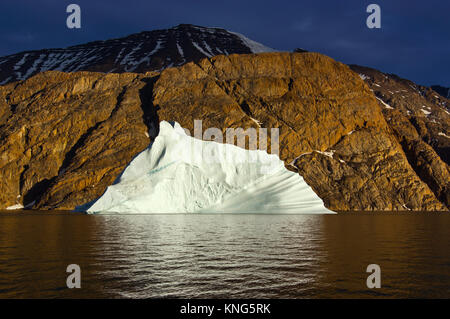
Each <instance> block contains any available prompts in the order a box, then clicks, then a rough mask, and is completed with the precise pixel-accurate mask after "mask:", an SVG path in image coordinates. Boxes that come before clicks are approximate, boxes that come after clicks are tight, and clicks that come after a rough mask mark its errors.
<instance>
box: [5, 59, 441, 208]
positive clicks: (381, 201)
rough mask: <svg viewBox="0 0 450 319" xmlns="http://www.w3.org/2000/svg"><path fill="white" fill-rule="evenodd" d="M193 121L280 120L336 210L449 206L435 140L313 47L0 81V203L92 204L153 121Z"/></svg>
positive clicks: (244, 123)
mask: <svg viewBox="0 0 450 319" xmlns="http://www.w3.org/2000/svg"><path fill="white" fill-rule="evenodd" d="M388 110H391V109H388ZM394 111H397V110H394ZM436 112H438V111H436ZM439 112H440V111H439ZM394 116H396V117H395V118H396V120H392V118H394ZM389 118H391V120H389ZM195 119H201V120H202V121H203V130H205V129H207V128H209V127H217V128H220V129H221V130H222V131H223V132H224V133H225V129H226V128H233V127H234V128H237V127H242V128H252V127H253V128H259V127H265V128H269V129H270V128H273V127H278V128H279V129H280V138H279V140H280V158H281V159H282V160H284V161H285V163H286V166H287V167H289V168H290V169H291V170H293V171H297V172H299V173H300V174H301V175H302V176H303V177H304V179H305V181H306V182H307V183H308V184H309V185H310V186H311V187H312V188H313V190H314V191H315V192H316V193H317V194H318V195H319V196H320V197H321V198H322V199H323V200H324V202H325V204H326V206H327V207H328V208H330V209H332V210H410V209H411V210H448V208H447V205H448V197H449V195H448V193H449V189H448V181H449V179H448V174H449V169H448V166H447V163H446V162H445V161H444V160H442V159H441V157H440V156H439V153H438V152H436V149H435V148H433V145H430V144H428V143H426V142H424V141H423V138H422V137H421V135H420V133H418V130H417V128H416V127H415V126H414V124H413V123H412V122H411V121H410V120H409V119H408V118H406V117H405V116H404V115H403V114H402V113H400V112H394V113H393V115H392V116H391V115H389V114H386V110H385V107H384V106H383V104H381V103H380V102H379V101H378V100H377V98H376V96H375V95H374V93H373V92H372V90H371V88H370V87H369V85H368V84H366V83H365V82H364V81H363V80H362V79H361V77H360V76H358V74H357V73H355V72H353V71H352V70H351V69H350V68H349V67H348V66H346V65H344V64H342V63H338V62H336V61H334V60H332V59H331V58H328V57H326V56H323V55H321V54H317V53H262V54H242V55H234V54H233V55H229V56H223V55H221V56H216V57H213V58H208V59H203V60H200V61H198V62H191V63H187V64H185V65H183V66H181V67H177V68H168V69H166V70H164V71H162V72H161V73H146V74H132V73H123V74H100V73H91V72H75V73H61V72H55V71H52V72H45V73H40V74H37V75H35V76H33V77H31V78H29V79H27V80H25V81H20V82H14V83H10V84H8V85H5V86H1V87H0V136H1V139H0V150H1V154H2V155H1V158H0V175H1V176H2V177H3V178H2V180H1V181H0V208H5V207H8V206H11V205H15V204H23V205H24V206H28V207H33V208H41V209H51V208H59V209H72V208H74V207H75V206H76V205H80V204H82V203H85V202H88V201H91V200H93V199H95V198H97V197H99V196H100V195H101V194H102V193H103V192H104V190H105V189H106V187H107V186H108V185H110V184H111V183H112V182H113V181H114V180H115V179H116V178H117V176H118V175H119V174H120V172H121V171H122V170H123V168H124V167H125V165H126V164H127V163H128V162H130V160H131V159H132V158H133V157H134V156H136V155H137V154H138V153H139V152H140V151H141V150H143V149H144V148H145V147H147V146H148V143H149V142H150V141H151V138H152V137H153V136H155V135H156V133H157V132H156V129H157V127H158V125H157V123H158V122H159V121H161V120H168V121H177V122H179V123H180V124H181V125H182V126H183V127H186V128H188V129H189V130H191V132H193V123H194V120H195ZM442 121H444V122H445V123H447V124H446V125H448V123H449V119H448V117H445V118H442ZM447 132H448V131H447ZM224 135H225V134H224ZM436 145H439V147H441V145H442V144H436ZM436 147H437V146H436Z"/></svg>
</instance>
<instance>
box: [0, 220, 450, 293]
mask: <svg viewBox="0 0 450 319" xmlns="http://www.w3.org/2000/svg"><path fill="white" fill-rule="evenodd" d="M449 229H450V216H449V215H448V214H447V215H442V214H408V215H406V214H402V215H398V214H396V215H395V214H392V215H389V214H381V215H380V214H379V215H373V214H367V213H359V214H346V215H337V216H336V215H127V216H117V215H115V216H113V215H110V216H105V215H103V216H92V215H91V216H88V215H69V214H50V215H49V214H11V213H9V214H2V215H0V298H10V297H15V298H22V297H32V298H34V297H36V298H37V297H41V298H42V297H44V298H46V297H63V298H72V297H77V298H80V297H81V298H101V297H113V298H124V297H126V298H128V297H136V298H157V297H169V298H176V297H182V298H323V297H326V298H330V297H331V298H333V297H338V298H345V297H350V298H353V297H378V296H380V297H444V298H449V297H450V292H449V287H450V250H449V247H450V233H449V231H448V230H449ZM373 263H375V264H379V265H380V266H381V271H382V279H381V281H382V288H381V289H376V290H370V289H368V288H367V287H366V278H367V276H368V275H369V274H367V273H366V272H365V270H366V267H367V265H368V264H373ZM69 264H78V265H80V267H81V271H82V282H81V285H82V288H81V289H68V288H66V278H67V275H68V274H67V273H66V272H65V270H66V267H67V265H69Z"/></svg>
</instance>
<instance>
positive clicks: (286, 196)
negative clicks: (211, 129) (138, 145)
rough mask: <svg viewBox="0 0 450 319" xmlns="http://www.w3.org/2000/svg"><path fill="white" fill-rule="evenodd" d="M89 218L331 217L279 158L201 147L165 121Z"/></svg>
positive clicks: (204, 144)
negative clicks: (179, 215)
mask: <svg viewBox="0 0 450 319" xmlns="http://www.w3.org/2000/svg"><path fill="white" fill-rule="evenodd" d="M77 209H78V210H83V211H86V212H88V213H102V214H105V213H107V214H111V213H120V214H159V213H270V214H274V213H275V214H279V213H281V214H286V213H292V214H302V213H305V214H313V213H332V212H331V211H330V210H328V209H326V208H325V206H324V204H323V202H322V200H321V199H320V198H319V197H318V196H317V195H316V193H314V191H313V190H312V189H311V188H310V187H309V186H308V185H307V184H306V182H305V181H304V180H303V178H302V177H301V176H300V175H298V174H296V173H294V172H291V171H288V170H287V169H286V168H285V167H284V163H283V162H282V161H281V160H280V159H279V158H278V156H277V155H273V154H268V153H267V152H266V151H261V150H245V149H243V148H240V147H237V146H235V145H231V144H222V143H217V142H213V141H202V140H200V139H196V138H193V137H191V136H189V135H187V134H186V133H185V131H184V129H183V128H182V127H181V126H180V125H179V124H178V123H174V125H173V126H172V125H171V124H170V123H168V122H165V121H162V122H161V123H160V131H159V135H158V136H157V137H156V138H155V140H154V142H153V143H151V144H150V146H149V147H148V148H147V149H146V150H144V151H143V152H141V153H140V154H139V155H137V156H136V157H135V158H134V159H133V160H132V161H131V163H130V164H129V165H128V166H127V167H126V168H125V170H124V171H123V173H122V174H121V175H120V176H119V177H118V178H117V180H116V181H115V183H114V184H113V185H111V186H109V187H108V189H107V190H106V191H105V193H104V194H103V195H102V196H101V197H100V198H98V199H97V200H95V201H94V202H91V203H88V204H85V205H83V206H80V207H78V208H77Z"/></svg>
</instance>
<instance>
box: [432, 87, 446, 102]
mask: <svg viewBox="0 0 450 319" xmlns="http://www.w3.org/2000/svg"><path fill="white" fill-rule="evenodd" d="M431 88H432V89H433V90H435V91H436V92H437V93H439V94H440V95H442V96H443V97H446V98H447V99H450V88H446V87H443V86H440V85H432V86H431Z"/></svg>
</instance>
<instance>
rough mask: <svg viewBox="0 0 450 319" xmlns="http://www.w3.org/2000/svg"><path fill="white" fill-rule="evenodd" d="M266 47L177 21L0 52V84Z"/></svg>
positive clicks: (138, 68)
mask: <svg viewBox="0 0 450 319" xmlns="http://www.w3.org/2000/svg"><path fill="white" fill-rule="evenodd" d="M271 51H273V49H271V48H269V47H266V46H264V45H262V44H260V43H258V42H256V41H253V40H251V39H248V38H247V37H245V36H243V35H242V34H239V33H236V32H231V31H228V30H225V29H221V28H208V27H201V26H195V25H191V24H180V25H178V26H175V27H172V28H169V29H161V30H152V31H142V32H140V33H134V34H130V35H128V36H125V37H121V38H113V39H109V40H98V41H91V42H87V43H83V44H77V45H73V46H69V47H66V48H52V49H42V50H32V51H23V52H19V53H15V54H11V55H8V56H4V57H0V85H2V84H7V83H10V82H14V81H17V80H26V79H27V78H29V77H30V76H32V75H35V74H37V73H39V72H44V71H52V70H55V71H63V72H76V71H94V72H105V73H111V72H114V73H122V72H138V73H145V72H149V71H161V70H162V69H164V68H167V67H171V66H180V65H182V64H184V63H186V62H190V61H198V60H200V59H202V58H205V57H212V56H214V55H219V54H225V55H228V54H233V53H237V54H245V53H259V52H271Z"/></svg>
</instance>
